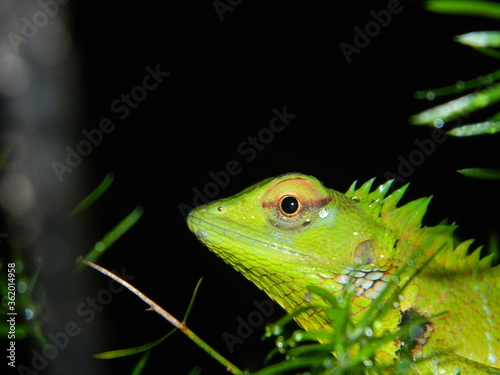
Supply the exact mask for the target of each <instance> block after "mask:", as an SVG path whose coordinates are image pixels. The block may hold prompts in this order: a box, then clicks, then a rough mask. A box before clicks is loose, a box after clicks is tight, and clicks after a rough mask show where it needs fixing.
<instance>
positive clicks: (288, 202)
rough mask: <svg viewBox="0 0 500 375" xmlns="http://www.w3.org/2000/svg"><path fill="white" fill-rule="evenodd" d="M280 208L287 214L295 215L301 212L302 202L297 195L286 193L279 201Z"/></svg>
mask: <svg viewBox="0 0 500 375" xmlns="http://www.w3.org/2000/svg"><path fill="white" fill-rule="evenodd" d="M279 209H280V211H281V213H282V214H284V215H285V216H288V217H290V216H295V215H297V214H298V213H299V212H300V209H301V204H300V201H299V200H298V199H297V198H296V197H294V196H292V195H285V196H284V197H282V198H281V200H280V202H279Z"/></svg>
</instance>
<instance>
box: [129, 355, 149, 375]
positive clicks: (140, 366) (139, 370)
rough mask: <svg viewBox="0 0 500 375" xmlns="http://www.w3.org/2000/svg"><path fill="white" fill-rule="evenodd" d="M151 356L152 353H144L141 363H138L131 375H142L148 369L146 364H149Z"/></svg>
mask: <svg viewBox="0 0 500 375" xmlns="http://www.w3.org/2000/svg"><path fill="white" fill-rule="evenodd" d="M149 356H150V352H147V353H144V355H143V356H142V357H141V359H140V360H139V362H137V365H135V367H134V369H133V370H132V372H131V374H130V375H141V374H142V371H143V370H144V368H145V367H146V364H147V363H148V360H149Z"/></svg>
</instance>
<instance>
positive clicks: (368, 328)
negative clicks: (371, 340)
mask: <svg viewBox="0 0 500 375" xmlns="http://www.w3.org/2000/svg"><path fill="white" fill-rule="evenodd" d="M365 335H366V336H367V337H372V336H373V331H372V329H371V328H370V327H366V328H365Z"/></svg>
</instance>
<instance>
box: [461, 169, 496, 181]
mask: <svg viewBox="0 0 500 375" xmlns="http://www.w3.org/2000/svg"><path fill="white" fill-rule="evenodd" d="M457 172H458V173H461V174H463V175H464V176H466V177H471V178H477V179H481V180H500V169H488V168H466V169H460V170H458V171H457Z"/></svg>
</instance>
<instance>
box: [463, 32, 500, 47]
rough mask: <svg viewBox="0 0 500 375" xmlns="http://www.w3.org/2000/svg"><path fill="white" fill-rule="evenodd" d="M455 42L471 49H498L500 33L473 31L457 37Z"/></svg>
mask: <svg viewBox="0 0 500 375" xmlns="http://www.w3.org/2000/svg"><path fill="white" fill-rule="evenodd" d="M455 40H456V41H457V42H459V43H462V44H465V45H467V46H472V47H500V31H474V32H471V33H467V34H462V35H457V36H456V37H455Z"/></svg>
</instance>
